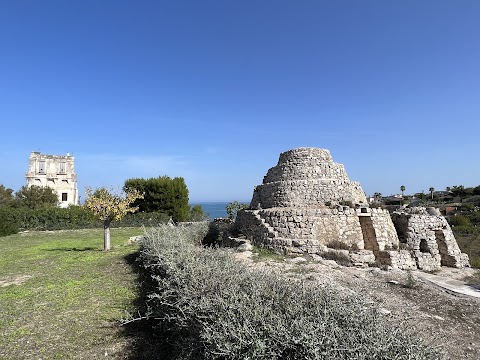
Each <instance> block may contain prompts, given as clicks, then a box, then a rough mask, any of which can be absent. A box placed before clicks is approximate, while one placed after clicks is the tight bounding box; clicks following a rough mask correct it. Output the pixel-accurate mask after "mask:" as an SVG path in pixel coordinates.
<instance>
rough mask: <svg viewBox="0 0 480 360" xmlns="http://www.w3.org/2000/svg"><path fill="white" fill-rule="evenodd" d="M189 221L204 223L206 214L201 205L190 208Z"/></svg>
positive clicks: (206, 218) (206, 217)
mask: <svg viewBox="0 0 480 360" xmlns="http://www.w3.org/2000/svg"><path fill="white" fill-rule="evenodd" d="M189 220H190V221H206V220H208V214H207V213H205V211H203V208H202V205H194V206H192V207H190V216H189Z"/></svg>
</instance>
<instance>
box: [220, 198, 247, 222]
mask: <svg viewBox="0 0 480 360" xmlns="http://www.w3.org/2000/svg"><path fill="white" fill-rule="evenodd" d="M247 207H248V205H247V204H241V203H239V202H238V201H237V200H235V201H233V202H231V203H229V204H228V205H227V207H226V208H225V209H226V211H227V214H228V218H229V219H230V220H234V219H235V218H236V217H237V213H238V212H239V211H240V210H242V209H246V208H247Z"/></svg>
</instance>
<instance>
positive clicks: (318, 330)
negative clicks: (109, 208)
mask: <svg viewBox="0 0 480 360" xmlns="http://www.w3.org/2000/svg"><path fill="white" fill-rule="evenodd" d="M206 232H207V226H206V225H205V224H200V225H195V226H192V227H186V228H182V227H168V226H160V227H158V228H156V229H152V230H151V231H149V232H147V234H146V236H145V239H144V240H143V243H142V250H141V259H142V261H143V265H144V267H145V269H146V270H147V272H148V273H149V274H150V275H151V279H152V281H153V284H154V285H155V287H154V288H153V290H152V291H151V293H150V294H149V304H148V305H149V307H150V311H151V314H149V316H151V317H153V318H156V319H158V320H159V322H158V325H157V328H156V329H157V331H158V332H159V333H158V334H159V335H160V336H159V337H158V338H159V339H162V340H161V341H163V342H164V343H165V344H166V345H165V352H163V353H164V354H165V356H166V358H171V359H436V358H438V354H437V353H436V352H435V351H434V350H432V349H430V348H428V347H426V346H425V345H423V344H421V343H420V341H418V340H417V338H416V337H415V336H414V335H412V334H411V333H410V332H409V331H407V330H406V329H404V328H401V327H396V326H393V325H391V324H388V323H387V322H385V321H384V320H383V318H382V316H381V315H379V313H378V311H377V310H376V308H374V307H372V306H371V305H367V304H366V303H364V302H363V301H362V300H360V299H359V298H357V297H354V296H352V295H346V294H343V293H340V292H338V291H337V290H335V289H333V288H330V287H319V285H318V284H316V283H315V282H312V281H294V280H290V279H287V278H285V277H284V276H283V275H281V274H278V273H274V272H272V271H268V270H264V271H259V270H258V271H251V270H249V269H248V268H246V267H245V266H243V265H242V264H240V263H238V262H237V261H235V260H234V259H233V257H232V256H231V254H230V253H229V252H228V251H227V250H222V249H214V248H203V247H201V246H200V245H199V244H200V243H201V239H202V238H203V236H205V234H206Z"/></svg>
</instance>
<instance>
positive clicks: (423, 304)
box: [242, 258, 480, 359]
mask: <svg viewBox="0 0 480 360" xmlns="http://www.w3.org/2000/svg"><path fill="white" fill-rule="evenodd" d="M242 261H247V262H250V265H251V266H252V267H265V266H267V267H270V268H272V270H274V271H275V270H278V271H281V272H282V273H285V274H288V276H290V277H294V278H303V279H307V280H309V281H316V282H318V284H319V286H322V285H325V284H329V285H333V286H335V287H337V288H340V289H341V290H342V291H345V292H350V293H355V294H356V295H359V296H360V297H363V298H364V299H365V300H366V301H367V302H371V303H375V304H376V305H377V306H378V307H379V309H380V312H381V313H382V314H384V316H385V317H386V319H387V321H391V322H393V323H397V324H404V325H406V326H407V327H409V328H412V329H413V330H414V331H415V332H416V333H417V334H418V336H419V337H420V338H421V339H422V340H423V341H424V342H425V343H427V344H429V345H431V346H433V347H436V348H438V349H439V350H440V351H441V352H442V353H443V354H444V356H445V358H446V359H478V354H480V311H479V307H480V299H479V298H473V297H466V296H456V295H454V294H451V293H448V292H446V291H444V290H442V289H441V288H439V287H437V286H435V285H433V284H431V283H430V282H428V281H425V280H422V279H420V278H418V277H416V276H414V275H413V276H412V275H411V274H410V275H409V273H408V272H407V271H401V270H397V271H383V270H380V269H378V268H355V267H344V266H339V265H334V264H331V263H328V264H322V263H314V262H308V263H299V264H295V263H292V262H273V261H266V262H259V261H255V262H254V261H252V260H251V259H245V258H244V259H242ZM478 274H479V271H478V270H474V269H449V268H445V269H442V270H441V271H439V272H437V273H436V275H439V276H446V277H450V278H455V279H458V280H463V279H465V278H469V279H476V278H477V277H478V276H479V275H478Z"/></svg>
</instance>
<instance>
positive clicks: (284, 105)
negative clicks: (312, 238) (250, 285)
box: [0, 0, 480, 202]
mask: <svg viewBox="0 0 480 360" xmlns="http://www.w3.org/2000/svg"><path fill="white" fill-rule="evenodd" d="M479 18H480V2H478V1H474V0H462V1H453V0H452V1H441V0H431V1H430V0H422V1H413V0H412V1H408V0H407V1H381V0H378V1H353V0H351V1H343V0H338V1H320V0H315V1H314V0H310V1H282V0H275V1H273V0H262V1H249V0H243V1H228V0H217V1H212V0H202V1H194V0H191V1H49V0H46V1H0V119H1V130H0V131H1V140H0V169H1V170H0V184H4V185H5V186H7V187H10V188H13V189H15V190H18V189H19V188H20V187H21V186H22V185H24V184H25V178H24V176H25V172H26V171H27V167H28V156H29V154H30V152H31V151H41V152H42V153H47V154H57V155H60V154H66V153H67V152H70V153H71V154H72V155H74V156H75V166H76V172H77V175H78V186H79V189H80V192H81V193H83V189H84V187H85V186H93V187H98V186H112V187H121V186H122V185H123V183H124V181H125V180H126V179H129V178H132V177H145V178H146V177H157V176H160V175H168V176H170V177H175V176H182V177H184V178H185V180H186V183H187V186H188V188H189V190H190V199H191V201H195V202H197V201H232V200H235V199H237V200H242V201H249V200H250V198H251V195H252V192H253V187H254V186H255V185H257V184H260V183H261V182H262V179H263V176H264V175H265V174H266V172H267V170H268V169H269V168H270V167H272V166H274V165H275V164H276V163H277V161H278V155H279V154H280V152H282V151H285V150H288V149H292V148H296V147H304V146H312V147H320V148H327V149H329V150H330V151H331V153H332V156H333V158H334V160H335V161H336V162H339V163H343V164H344V165H345V167H346V170H347V173H348V175H349V176H350V179H352V180H356V181H360V183H361V184H362V186H363V189H364V190H365V192H366V193H367V194H372V193H374V192H381V193H382V194H385V195H387V194H393V193H398V192H399V191H400V190H399V187H400V185H405V186H406V188H407V190H406V192H407V193H412V192H417V191H422V190H424V191H426V192H428V189H429V187H431V186H433V187H435V188H436V189H438V190H440V189H444V188H445V187H446V186H452V185H460V184H462V185H465V186H476V185H479V184H480V167H479V166H478V160H477V158H478V155H479V154H480V41H479V38H480V21H479V20H478V19H479Z"/></svg>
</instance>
